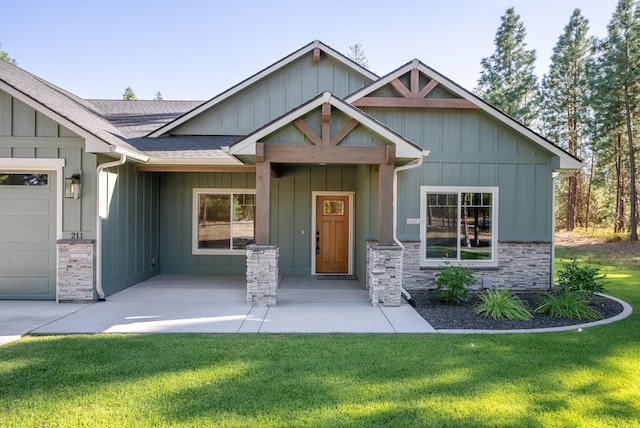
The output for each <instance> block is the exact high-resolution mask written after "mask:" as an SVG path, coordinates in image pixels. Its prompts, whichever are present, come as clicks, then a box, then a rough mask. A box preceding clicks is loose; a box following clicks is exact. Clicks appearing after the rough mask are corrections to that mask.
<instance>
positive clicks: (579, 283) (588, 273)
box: [558, 259, 606, 294]
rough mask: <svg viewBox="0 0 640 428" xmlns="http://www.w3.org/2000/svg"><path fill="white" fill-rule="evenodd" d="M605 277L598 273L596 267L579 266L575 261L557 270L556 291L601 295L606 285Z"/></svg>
mask: <svg viewBox="0 0 640 428" xmlns="http://www.w3.org/2000/svg"><path fill="white" fill-rule="evenodd" d="M605 278H606V275H604V274H602V273H600V268H599V267H597V266H589V265H583V266H581V265H579V264H578V262H577V260H576V259H572V260H571V261H570V262H567V263H565V264H564V266H563V267H562V269H560V270H558V289H559V290H560V292H565V291H583V292H586V293H589V294H594V293H602V292H603V291H604V286H605V284H606V280H605Z"/></svg>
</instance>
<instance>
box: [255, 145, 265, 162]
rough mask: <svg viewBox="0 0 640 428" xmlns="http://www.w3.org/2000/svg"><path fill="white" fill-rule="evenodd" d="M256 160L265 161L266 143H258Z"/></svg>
mask: <svg viewBox="0 0 640 428" xmlns="http://www.w3.org/2000/svg"><path fill="white" fill-rule="evenodd" d="M256 162H264V143H261V142H257V143H256Z"/></svg>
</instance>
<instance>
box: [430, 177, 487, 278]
mask: <svg viewBox="0 0 640 428" xmlns="http://www.w3.org/2000/svg"><path fill="white" fill-rule="evenodd" d="M420 193H421V194H420V206H421V208H420V225H421V226H420V229H421V230H420V254H421V260H420V262H421V264H422V265H423V266H439V265H440V264H442V262H445V261H448V262H452V263H456V262H458V263H461V262H464V263H465V264H476V265H488V266H496V265H497V257H496V254H497V231H498V222H497V219H498V217H497V214H498V188H497V187H431V186H422V187H421V188H420Z"/></svg>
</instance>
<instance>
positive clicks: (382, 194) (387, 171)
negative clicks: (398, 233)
mask: <svg viewBox="0 0 640 428" xmlns="http://www.w3.org/2000/svg"><path fill="white" fill-rule="evenodd" d="M393 210H394V206H393V164H389V163H382V164H380V167H379V171H378V245H393Z"/></svg>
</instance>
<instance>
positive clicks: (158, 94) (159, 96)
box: [153, 91, 164, 101]
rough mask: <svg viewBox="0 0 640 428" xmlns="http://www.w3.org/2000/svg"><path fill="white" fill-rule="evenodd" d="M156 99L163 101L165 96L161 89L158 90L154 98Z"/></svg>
mask: <svg viewBox="0 0 640 428" xmlns="http://www.w3.org/2000/svg"><path fill="white" fill-rule="evenodd" d="M153 99H154V100H156V101H162V100H163V99H164V98H162V94H161V93H160V91H158V92H156V96H155V97H154V98H153Z"/></svg>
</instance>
